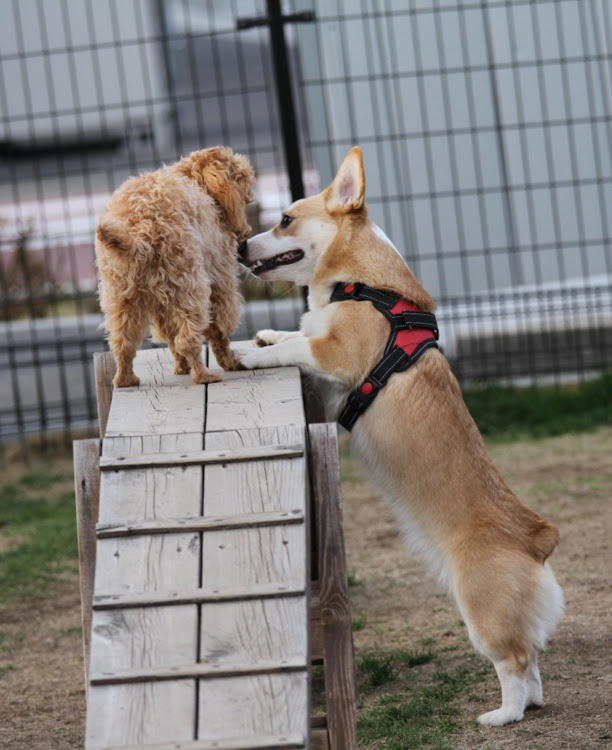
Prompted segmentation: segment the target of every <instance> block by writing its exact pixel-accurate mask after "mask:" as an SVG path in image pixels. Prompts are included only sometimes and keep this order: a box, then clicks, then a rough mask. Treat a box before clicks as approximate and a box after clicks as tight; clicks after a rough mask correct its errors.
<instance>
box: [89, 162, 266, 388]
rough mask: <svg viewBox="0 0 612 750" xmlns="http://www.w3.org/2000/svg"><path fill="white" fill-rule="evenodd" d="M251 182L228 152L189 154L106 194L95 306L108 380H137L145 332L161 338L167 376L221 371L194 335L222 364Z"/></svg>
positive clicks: (227, 353) (208, 379) (237, 300)
mask: <svg viewBox="0 0 612 750" xmlns="http://www.w3.org/2000/svg"><path fill="white" fill-rule="evenodd" d="M254 183H255V177H254V174H253V169H252V168H251V165H250V164H249V162H248V160H247V158H246V157H245V156H242V155H240V154H235V153H233V151H232V150H231V149H230V148H225V147H214V148H208V149H204V150H202V151H194V152H193V153H192V154H190V155H189V156H186V157H185V158H183V159H181V160H180V161H179V162H177V163H176V164H173V165H171V166H167V167H163V168H162V169H158V170H157V171H156V172H150V173H145V174H142V175H140V176H139V177H132V178H131V179H129V180H127V181H126V182H125V183H124V184H123V185H122V186H121V187H120V188H119V189H118V190H117V191H116V192H115V193H114V194H113V196H112V197H111V199H110V201H109V203H108V205H107V207H106V210H105V212H104V214H103V215H102V216H101V218H100V221H99V223H98V228H97V232H96V259H97V266H98V272H99V277H100V286H99V291H100V306H101V308H102V311H103V312H104V326H105V328H106V330H107V331H108V333H109V337H108V341H109V345H110V348H111V350H112V352H113V354H114V356H115V360H116V362H117V374H116V375H115V378H114V381H113V382H114V384H115V386H117V387H121V386H132V385H138V383H139V379H138V377H137V376H136V375H135V373H134V370H133V360H134V357H135V355H136V351H137V349H138V347H139V346H140V345H141V344H142V341H143V339H144V337H145V336H146V335H147V333H148V332H149V330H151V329H152V330H153V335H154V337H155V339H157V340H162V341H167V342H168V345H169V347H170V350H171V352H172V354H173V355H174V359H175V363H176V366H175V370H174V371H175V373H177V374H184V373H188V372H189V371H191V375H192V378H193V381H194V383H212V382H215V381H217V380H219V379H220V378H219V376H218V375H215V374H213V373H212V372H210V370H208V369H207V368H206V367H205V365H204V362H203V361H202V337H204V338H205V339H206V340H207V341H208V342H209V343H210V345H211V347H212V350H213V352H214V354H215V357H216V358H217V361H218V362H219V364H220V365H221V366H222V367H223V368H224V369H225V370H235V369H239V368H240V364H239V363H238V361H237V359H236V358H235V356H234V355H233V353H232V351H231V350H230V348H229V335H230V334H231V333H232V332H233V331H234V330H235V328H236V326H237V325H238V319H239V315H240V304H241V302H242V298H241V296H240V293H239V288H238V265H237V257H238V255H237V251H238V246H239V245H240V243H242V242H243V241H244V240H246V238H247V237H248V236H249V235H250V233H251V228H250V226H249V225H248V224H247V220H246V215H245V207H246V204H247V203H249V202H250V201H251V200H252V191H253V186H254Z"/></svg>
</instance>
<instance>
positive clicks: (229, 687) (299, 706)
mask: <svg viewBox="0 0 612 750" xmlns="http://www.w3.org/2000/svg"><path fill="white" fill-rule="evenodd" d="M308 707H309V683H308V675H307V673H306V672H294V673H289V674H277V675H261V676H248V677H236V678H224V679H219V680H201V681H200V684H199V721H198V737H199V739H204V740H222V739H223V738H224V737H227V733H228V727H231V732H232V735H234V736H235V737H243V738H248V737H251V736H252V735H255V736H257V735H275V734H284V733H290V734H298V735H301V736H302V737H304V738H305V737H306V736H307V734H308V730H309V727H308V720H307V716H308V714H305V712H306V711H307V710H308ZM279 708H280V709H281V710H279ZM304 744H305V745H306V741H304ZM306 746H307V745H306Z"/></svg>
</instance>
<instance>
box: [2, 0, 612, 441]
mask: <svg viewBox="0 0 612 750" xmlns="http://www.w3.org/2000/svg"><path fill="white" fill-rule="evenodd" d="M2 7H3V12H4V13H3V15H4V17H3V23H2V25H0V446H4V448H2V447H0V450H5V447H6V446H7V445H9V444H13V443H15V442H17V443H22V444H24V445H25V444H26V442H27V440H28V436H30V435H39V436H40V435H42V436H43V437H44V436H46V435H48V434H50V433H55V432H58V431H59V432H61V433H62V434H64V435H65V436H66V438H67V439H70V438H71V434H72V433H73V432H74V431H75V430H92V429H95V423H96V409H95V395H94V388H93V373H92V366H91V357H92V353H93V351H96V350H100V349H102V348H103V347H104V342H103V340H102V336H101V334H100V332H99V330H98V326H99V323H100V315H99V312H98V309H97V302H96V294H95V268H94V255H93V243H92V238H93V234H94V229H95V223H96V218H97V216H98V215H99V213H100V212H101V210H102V209H103V207H104V204H105V202H106V200H107V198H108V196H109V195H110V194H111V192H112V191H113V190H114V189H115V188H116V187H118V186H119V185H120V184H121V182H122V181H123V180H124V179H125V178H126V177H127V176H128V175H130V174H134V173H137V172H139V171H142V170H144V169H150V168H157V167H158V166H159V165H160V164H161V163H162V162H171V161H175V160H176V159H177V158H178V157H179V156H181V155H183V154H185V153H187V152H188V151H190V150H192V149H195V148H202V147H206V146H209V145H214V144H217V143H224V144H227V145H231V146H232V147H233V148H234V149H235V150H238V151H242V152H243V153H246V154H247V155H248V156H249V158H250V159H251V161H252V162H253V164H254V166H255V168H256V170H257V172H258V188H257V204H256V205H257V209H256V214H255V215H254V224H255V225H256V227H261V228H265V227H267V226H270V225H271V224H273V223H274V222H275V221H276V220H277V218H278V215H279V213H280V211H281V210H282V208H283V207H285V206H286V205H287V204H288V203H289V202H290V201H291V199H292V196H293V197H296V196H299V195H300V194H301V193H305V194H310V193H314V192H317V191H318V190H319V189H320V187H322V186H325V185H326V184H328V182H329V181H330V179H331V177H332V175H333V173H334V171H335V168H336V167H337V165H338V164H339V162H340V161H341V159H342V157H343V156H344V154H345V153H346V151H347V150H348V148H350V147H351V146H352V145H354V144H359V145H361V146H362V148H363V150H364V156H365V166H366V175H367V181H368V188H367V192H368V202H369V205H370V209H371V215H372V217H373V218H374V219H375V221H376V222H377V223H378V224H380V225H381V226H382V227H383V228H384V230H385V232H386V233H387V234H388V235H389V236H390V237H391V239H392V240H393V241H394V243H395V245H396V246H397V247H398V248H400V249H401V251H402V252H403V253H404V255H405V257H406V258H407V260H408V262H409V263H410V265H411V266H412V268H413V269H414V270H415V272H416V273H417V275H418V276H419V277H420V278H421V280H422V281H423V282H424V283H425V285H426V287H427V288H428V289H429V290H430V291H431V292H432V293H433V295H434V296H435V298H436V300H437V302H438V306H439V319H440V323H441V327H442V332H443V333H442V344H443V347H444V349H445V352H446V354H447V356H448V357H449V359H450V361H451V363H452V365H453V367H454V369H455V372H456V373H457V375H458V376H459V377H460V378H461V379H462V380H464V381H467V380H476V379H489V378H495V379H513V380H517V379H518V380H520V381H522V382H526V383H532V382H536V381H539V380H542V379H550V380H552V381H553V382H561V381H562V380H563V379H566V378H572V379H578V380H580V379H582V378H584V377H587V376H589V375H590V374H592V373H594V372H598V371H601V370H603V369H605V368H609V367H610V366H611V365H612V301H611V300H612V294H611V292H612V252H611V249H610V243H611V226H610V217H611V212H612V191H611V187H612V133H611V130H610V126H611V120H612V66H611V63H612V8H611V7H610V5H609V3H608V2H607V0H537V2H535V1H534V0H478V1H473V2H471V1H470V0H402V1H400V0H344V1H343V0H295V1H294V2H284V3H281V2H278V1H277V2H274V0H267V1H266V2H264V0H232V1H230V2H228V1H227V0H214V1H213V0H121V1H120V0H96V2H95V3H94V2H87V1H85V0H44V2H43V0H30V1H29V2H27V3H24V2H21V1H20V0H5V2H4V3H3V6H2ZM283 42H284V44H285V45H286V51H287V56H286V59H285V58H284V57H283V53H284V49H283ZM292 110H294V112H292ZM247 292H248V298H249V301H248V303H247V305H246V306H245V309H244V313H243V320H242V323H241V327H240V329H239V331H238V332H237V337H247V336H251V335H252V334H253V333H254V331H255V330H256V329H258V328H260V327H283V328H286V327H289V328H291V327H295V326H297V325H298V322H299V316H300V313H301V309H302V299H301V295H300V294H299V293H293V294H291V293H290V294H288V295H287V294H286V293H285V290H282V289H276V290H274V289H272V290H270V289H268V288H267V287H265V286H263V285H256V286H255V287H251V286H249V288H248V290H247ZM281 294H282V296H281Z"/></svg>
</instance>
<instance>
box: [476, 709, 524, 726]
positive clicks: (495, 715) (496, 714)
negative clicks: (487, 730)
mask: <svg viewBox="0 0 612 750" xmlns="http://www.w3.org/2000/svg"><path fill="white" fill-rule="evenodd" d="M522 718H523V712H522V711H518V712H517V711H507V710H505V709H503V708H497V709H495V711H488V712H487V713H486V714H481V715H480V716H479V717H478V723H479V724H482V726H483V727H503V726H504V724H512V722H515V721H521V719H522Z"/></svg>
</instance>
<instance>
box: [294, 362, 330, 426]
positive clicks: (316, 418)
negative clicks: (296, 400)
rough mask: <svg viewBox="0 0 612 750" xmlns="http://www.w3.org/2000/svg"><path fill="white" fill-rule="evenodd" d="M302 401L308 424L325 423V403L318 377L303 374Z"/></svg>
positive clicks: (301, 374)
mask: <svg viewBox="0 0 612 750" xmlns="http://www.w3.org/2000/svg"><path fill="white" fill-rule="evenodd" d="M300 376H301V379H302V399H303V401H304V412H305V414H306V421H307V422H308V424H315V423H316V422H325V421H327V420H326V415H325V402H324V400H323V397H322V396H321V387H320V382H319V381H320V380H321V378H320V377H319V376H318V375H314V374H310V373H306V372H301V373H300Z"/></svg>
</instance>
